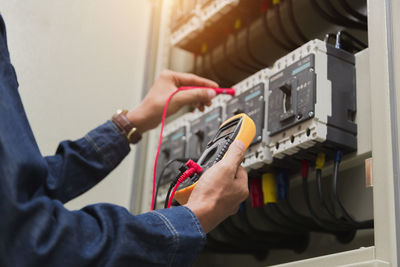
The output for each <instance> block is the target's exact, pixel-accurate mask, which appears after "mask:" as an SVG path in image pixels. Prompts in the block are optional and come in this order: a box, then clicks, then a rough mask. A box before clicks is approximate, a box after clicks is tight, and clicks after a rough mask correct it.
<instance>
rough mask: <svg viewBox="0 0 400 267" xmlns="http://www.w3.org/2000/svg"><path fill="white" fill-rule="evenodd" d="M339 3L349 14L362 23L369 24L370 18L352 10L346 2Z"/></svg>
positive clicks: (340, 0)
mask: <svg viewBox="0 0 400 267" xmlns="http://www.w3.org/2000/svg"><path fill="white" fill-rule="evenodd" d="M339 3H340V5H341V6H342V7H343V9H344V10H345V11H346V12H347V13H349V14H350V15H352V16H353V17H355V18H357V19H359V20H360V21H362V22H364V23H367V21H368V17H367V16H366V15H364V14H361V13H360V12H358V11H357V10H356V9H354V8H352V7H351V6H350V4H349V3H348V2H347V1H346V0H339Z"/></svg>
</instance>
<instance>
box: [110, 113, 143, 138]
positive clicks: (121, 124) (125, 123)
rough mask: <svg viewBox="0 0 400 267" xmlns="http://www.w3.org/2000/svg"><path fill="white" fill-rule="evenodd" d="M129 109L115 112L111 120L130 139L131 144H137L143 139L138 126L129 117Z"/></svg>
mask: <svg viewBox="0 0 400 267" xmlns="http://www.w3.org/2000/svg"><path fill="white" fill-rule="evenodd" d="M127 113H128V111H127V110H123V111H122V112H119V113H117V114H115V115H114V116H113V117H112V119H111V121H112V122H113V123H114V124H115V125H116V126H117V127H118V129H119V130H120V131H121V133H122V134H123V135H124V136H125V137H126V138H127V139H128V142H129V143H130V144H136V143H137V142H139V141H140V139H142V135H141V134H140V133H139V131H138V130H137V129H136V127H135V126H134V125H133V124H132V122H131V121H130V120H129V119H128V117H127V116H126V114H127Z"/></svg>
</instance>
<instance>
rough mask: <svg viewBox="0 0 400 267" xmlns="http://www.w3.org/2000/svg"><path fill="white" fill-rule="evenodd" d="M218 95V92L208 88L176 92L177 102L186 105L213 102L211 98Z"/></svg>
mask: <svg viewBox="0 0 400 267" xmlns="http://www.w3.org/2000/svg"><path fill="white" fill-rule="evenodd" d="M215 96H216V93H215V91H214V90H206V89H193V90H187V91H181V92H179V93H178V94H176V96H175V99H174V100H173V101H175V103H177V104H178V105H180V106H185V105H191V106H197V105H198V104H200V105H205V104H208V103H210V104H211V99H212V98H214V97H215Z"/></svg>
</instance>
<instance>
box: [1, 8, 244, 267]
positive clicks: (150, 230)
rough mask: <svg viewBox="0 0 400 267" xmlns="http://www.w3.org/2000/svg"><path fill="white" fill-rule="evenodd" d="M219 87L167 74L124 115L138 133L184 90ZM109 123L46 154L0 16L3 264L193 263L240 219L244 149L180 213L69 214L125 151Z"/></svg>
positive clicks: (201, 100)
mask: <svg viewBox="0 0 400 267" xmlns="http://www.w3.org/2000/svg"><path fill="white" fill-rule="evenodd" d="M183 85H190V86H210V87H216V86H217V84H216V83H214V82H213V81H210V80H207V79H204V78H201V77H198V76H196V75H193V74H186V73H177V72H173V71H164V72H162V73H161V75H160V76H159V78H158V79H157V80H156V81H155V83H154V85H153V86H152V88H151V89H150V91H149V92H148V94H147V96H146V97H145V98H144V100H143V102H142V103H141V104H140V105H139V106H138V107H136V108H134V109H132V110H131V111H129V112H128V113H127V114H125V116H126V118H128V120H129V122H130V123H132V124H133V125H134V126H135V127H136V129H137V132H141V133H144V132H146V131H148V130H150V129H153V128H155V127H156V126H157V125H158V124H159V123H160V120H161V114H162V109H163V106H164V103H165V101H166V99H167V97H168V96H169V94H170V93H171V92H172V91H174V90H176V88H177V87H178V86H183ZM214 95H215V94H214V93H213V91H208V90H193V91H187V92H180V93H178V94H176V96H175V97H174V98H173V100H172V102H171V103H170V107H169V109H168V114H169V115H170V114H173V113H175V112H177V111H178V110H179V109H180V108H181V107H183V106H185V105H194V106H197V107H198V108H200V109H203V107H204V105H210V103H211V102H210V101H211V99H212V97H214ZM129 150H130V148H129V143H128V139H127V138H126V136H125V135H124V132H123V129H121V128H119V127H118V125H117V124H115V123H114V122H112V121H107V122H105V123H104V124H103V125H101V126H99V127H97V128H96V129H94V130H92V131H90V132H89V133H88V134H86V136H85V137H83V138H81V139H78V140H76V141H63V142H61V143H60V145H59V147H58V149H57V151H56V154H55V155H54V156H48V157H43V156H42V155H41V153H40V151H39V148H38V146H37V144H36V141H35V138H34V136H33V133H32V130H31V128H30V126H29V122H28V119H27V117H26V114H25V111H24V108H23V105H22V102H21V99H20V96H19V93H18V82H17V78H16V73H15V70H14V68H13V66H12V64H11V62H10V55H9V52H8V47H7V38H6V29H5V25H4V21H3V18H2V17H1V15H0V214H1V219H0V266H13V267H15V266H18V267H22V266H41V267H42V266H57V267H60V266H74V267H78V266H190V265H192V264H193V262H194V260H195V258H196V256H197V255H198V253H199V252H200V251H201V250H202V247H203V245H204V244H205V241H206V235H205V234H206V233H207V232H209V231H210V230H212V229H213V228H214V227H216V226H217V225H218V224H219V223H220V222H221V221H223V220H224V219H225V218H227V217H228V216H230V215H232V214H234V213H235V212H236V211H237V210H238V207H239V205H240V203H241V202H242V201H243V200H245V199H246V198H247V196H248V187H247V174H246V171H245V170H244V169H243V168H242V167H241V166H240V163H241V161H242V159H243V153H244V152H243V144H241V143H240V142H234V143H233V144H232V145H231V146H230V148H229V150H228V152H227V154H226V156H225V157H224V159H223V160H221V161H220V162H219V163H218V164H217V165H216V166H214V167H212V168H211V169H209V170H208V171H207V172H205V173H204V174H203V175H202V176H201V178H200V180H199V182H198V185H197V186H196V187H195V189H194V191H193V193H192V195H191V197H190V199H189V201H188V203H187V204H186V205H184V206H179V207H174V208H171V209H163V210H156V211H151V212H147V213H143V214H139V215H133V214H131V213H130V212H129V211H127V210H126V209H125V208H123V207H119V206H116V205H112V204H95V205H90V206H87V207H84V208H83V209H81V210H74V211H69V210H67V209H66V208H65V207H64V206H63V204H64V203H65V202H67V201H69V200H71V199H72V198H74V197H76V196H79V195H80V194H82V193H84V192H85V191H87V190H89V189H90V188H91V187H93V186H94V185H95V184H97V183H98V182H100V181H101V180H102V179H103V178H104V177H105V176H106V175H107V174H108V173H109V172H111V171H112V170H113V169H114V168H115V167H116V166H117V165H118V164H119V163H120V162H121V160H122V159H123V158H124V157H125V156H126V155H127V154H128V153H129Z"/></svg>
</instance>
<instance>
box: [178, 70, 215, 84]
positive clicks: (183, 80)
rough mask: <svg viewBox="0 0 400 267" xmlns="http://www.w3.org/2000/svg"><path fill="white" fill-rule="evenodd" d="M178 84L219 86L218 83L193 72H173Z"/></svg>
mask: <svg viewBox="0 0 400 267" xmlns="http://www.w3.org/2000/svg"><path fill="white" fill-rule="evenodd" d="M172 76H173V78H174V80H175V85H176V86H178V87H179V86H201V87H218V84H217V83H216V82H214V81H211V80H209V79H206V78H202V77H200V76H197V75H195V74H192V73H182V72H174V71H173V72H172Z"/></svg>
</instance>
